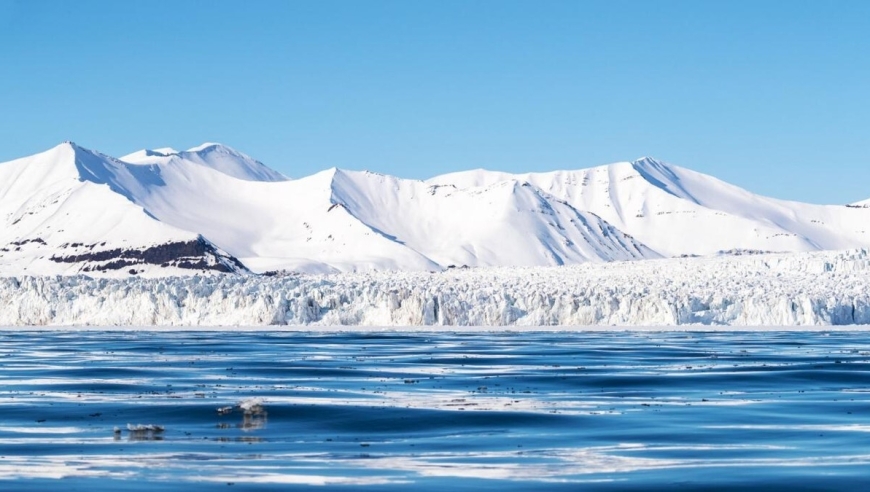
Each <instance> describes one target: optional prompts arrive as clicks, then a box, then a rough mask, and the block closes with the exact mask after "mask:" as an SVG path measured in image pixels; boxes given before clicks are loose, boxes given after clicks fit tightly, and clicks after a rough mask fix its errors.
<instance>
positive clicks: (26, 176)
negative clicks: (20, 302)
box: [0, 143, 245, 275]
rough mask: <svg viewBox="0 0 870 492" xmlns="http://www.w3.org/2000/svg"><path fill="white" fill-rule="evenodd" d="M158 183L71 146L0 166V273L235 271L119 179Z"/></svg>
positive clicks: (149, 174)
mask: <svg viewBox="0 0 870 492" xmlns="http://www.w3.org/2000/svg"><path fill="white" fill-rule="evenodd" d="M126 182H131V183H132V182H136V183H141V187H143V188H144V187H147V186H148V185H150V184H157V183H158V182H159V173H155V172H153V170H152V169H149V168H138V167H130V166H125V165H124V164H123V163H121V162H119V161H116V160H114V159H112V158H110V157H107V156H104V155H101V154H98V153H96V152H92V151H89V150H86V149H82V148H81V147H78V146H76V145H75V144H73V143H64V144H61V145H59V146H57V147H55V148H53V149H51V150H49V151H47V152H43V153H41V154H37V155H34V156H32V157H27V158H24V159H18V160H15V161H12V162H7V163H5V164H0V223H2V228H0V274H4V275H9V274H15V273H25V274H34V275H36V274H42V275H44V274H75V273H80V272H88V273H105V274H112V273H115V274H123V275H130V274H138V273H147V272H152V271H155V270H157V271H161V272H163V273H164V274H182V273H187V272H188V271H221V272H238V271H242V270H244V269H245V268H244V266H242V265H241V264H240V263H239V262H238V261H237V260H235V259H234V258H232V257H230V256H229V255H227V254H226V253H224V252H223V251H221V250H220V249H219V248H217V247H216V246H215V245H214V244H213V243H211V242H209V241H208V240H206V239H205V238H203V237H202V236H201V235H200V234H198V233H197V232H195V231H191V230H184V229H179V228H177V227H174V226H172V225H170V224H167V223H164V222H161V221H159V220H157V219H156V218H155V217H154V216H153V215H151V214H149V213H148V212H147V211H146V210H144V209H143V208H142V207H141V206H139V205H137V204H136V203H135V202H134V201H133V200H131V196H130V195H129V194H125V193H124V188H123V187H122V186H121V183H126Z"/></svg>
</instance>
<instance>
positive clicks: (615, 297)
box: [0, 250, 870, 326]
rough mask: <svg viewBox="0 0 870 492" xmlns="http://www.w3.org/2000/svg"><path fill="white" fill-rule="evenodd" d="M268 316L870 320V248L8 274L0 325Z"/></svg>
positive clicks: (253, 320)
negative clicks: (130, 274) (383, 268)
mask: <svg viewBox="0 0 870 492" xmlns="http://www.w3.org/2000/svg"><path fill="white" fill-rule="evenodd" d="M272 324H290V325H309V324H310V325H372V326H402V325H457V326H462V325H477V326H499V325H502V326H503V325H524V326H536V325H538V326H540V325H684V324H708V325H842V324H870V252H868V251H867V250H856V251H842V252H817V253H797V254H781V255H759V256H727V257H715V258H680V259H666V260H646V261H634V262H617V263H606V264H583V265H576V266H566V267H553V268H492V269H468V270H461V269H460V270H449V271H446V272H436V273H403V272H379V273H353V274H339V275H289V276H284V277H258V276H253V275H217V276H211V277H200V276H197V277H172V278H157V279H142V278H130V279H91V278H87V277H82V276H79V277H20V278H2V279H0V325H109V326H111V325H125V326H130V325H178V326H182V325H199V326H209V325H215V326H217V325H272Z"/></svg>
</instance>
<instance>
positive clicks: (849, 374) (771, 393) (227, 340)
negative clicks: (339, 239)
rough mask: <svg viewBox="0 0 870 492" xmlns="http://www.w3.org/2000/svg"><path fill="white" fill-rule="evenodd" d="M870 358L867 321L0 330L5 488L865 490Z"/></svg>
mask: <svg viewBox="0 0 870 492" xmlns="http://www.w3.org/2000/svg"><path fill="white" fill-rule="evenodd" d="M868 363H870V339H867V337H866V335H864V334H861V333H857V332H855V333H849V332H843V333H830V334H828V333H821V332H819V333H806V332H804V333H788V332H768V333H753V332H741V333H685V332H682V333H630V332H624V333H620V332H610V333H527V334H517V333H510V334H499V333H475V334H467V333H466V334H463V333H454V334H449V333H447V334H445V333H440V334H432V333H430V334H426V333H413V334H411V333H408V334H401V333H372V334H365V333H355V334H350V333H336V334H325V333H316V334H315V333H264V334H255V333H229V332H215V333H208V332H181V333H147V332H139V333H134V332H126V333H124V332H103V333H101V332H88V333H69V332H67V333H64V332H34V333H19V334H10V333H2V334H0V423H2V425H0V456H2V457H3V458H2V460H0V489H3V490H6V489H8V487H6V485H5V484H4V482H3V481H2V480H13V481H15V482H14V483H16V484H17V483H18V482H19V481H20V482H21V484H26V485H27V487H28V488H36V489H39V488H42V489H45V490H53V489H56V488H57V487H58V484H57V482H56V481H57V480H59V479H64V481H63V484H64V486H70V485H72V486H75V487H78V486H81V487H82V488H84V487H89V488H97V489H100V488H103V489H105V490H116V489H118V488H124V489H125V490H149V487H153V485H154V484H155V483H156V484H163V485H166V486H168V487H172V486H178V487H181V486H182V485H181V484H184V485H183V487H185V488H192V489H197V488H201V489H203V490H211V488H212V487H213V486H214V485H215V484H219V485H220V484H233V485H243V486H244V488H245V489H246V490H247V489H256V488H258V487H262V488H264V489H270V488H274V487H279V486H287V485H321V486H324V487H326V488H339V489H350V488H357V487H362V486H370V487H371V488H372V489H373V490H383V489H413V490H415V491H416V490H443V489H444V488H445V487H450V488H454V489H462V488H467V489H468V490H478V489H482V488H498V489H516V490H528V489H535V488H541V487H546V488H548V489H554V488H565V489H566V490H574V489H576V487H577V486H578V484H584V485H583V487H584V488H590V487H591V488H594V489H606V490H632V489H635V490H646V489H649V488H664V487H668V488H671V487H677V486H678V487H679V488H682V489H693V488H694V489H709V488H710V487H713V486H717V487H721V488H734V489H737V488H742V487H746V486H754V487H768V486H777V487H804V488H810V489H814V488H815V489H829V488H837V489H858V488H865V487H866V486H870V474H868V473H867V472H866V470H867V469H870V452H868V448H867V446H866V438H867V435H868V434H867V433H868V429H870V371H868V369H870V365H868ZM16 487H17V485H16ZM16 487H12V489H14V488H16Z"/></svg>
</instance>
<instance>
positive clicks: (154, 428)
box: [127, 424, 166, 432]
mask: <svg viewBox="0 0 870 492" xmlns="http://www.w3.org/2000/svg"><path fill="white" fill-rule="evenodd" d="M127 430H128V431H130V432H163V431H164V430H166V428H165V427H163V426H162V425H154V424H145V425H143V424H136V425H133V424H127Z"/></svg>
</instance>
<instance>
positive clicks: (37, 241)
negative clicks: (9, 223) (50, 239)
mask: <svg viewBox="0 0 870 492" xmlns="http://www.w3.org/2000/svg"><path fill="white" fill-rule="evenodd" d="M27 243H37V244H42V245H43V246H44V245H45V241H43V240H42V238H40V237H37V238H34V239H22V240H21V241H12V242H11V243H9V244H11V245H12V246H24V245H25V244H27Z"/></svg>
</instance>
